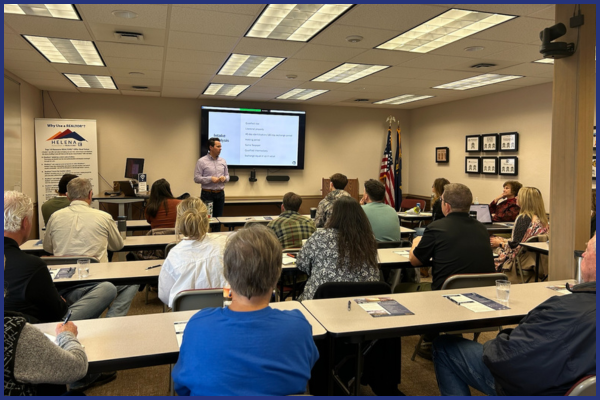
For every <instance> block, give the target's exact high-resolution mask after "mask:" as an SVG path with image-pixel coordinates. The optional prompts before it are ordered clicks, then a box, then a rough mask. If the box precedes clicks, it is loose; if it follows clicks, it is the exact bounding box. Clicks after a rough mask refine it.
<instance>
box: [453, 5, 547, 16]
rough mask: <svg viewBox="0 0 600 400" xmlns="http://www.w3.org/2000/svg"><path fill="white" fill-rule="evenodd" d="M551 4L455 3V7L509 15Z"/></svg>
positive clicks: (537, 9)
mask: <svg viewBox="0 0 600 400" xmlns="http://www.w3.org/2000/svg"><path fill="white" fill-rule="evenodd" d="M549 5H550V4H454V6H453V8H460V9H463V10H473V11H484V12H493V13H499V14H508V15H528V14H531V13H534V12H537V11H540V10H543V9H544V8H546V7H548V6H549Z"/></svg>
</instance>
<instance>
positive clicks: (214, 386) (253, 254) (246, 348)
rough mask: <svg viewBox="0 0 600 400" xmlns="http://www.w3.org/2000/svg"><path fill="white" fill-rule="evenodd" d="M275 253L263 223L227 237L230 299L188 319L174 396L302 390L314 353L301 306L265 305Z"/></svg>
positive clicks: (277, 266) (277, 267) (276, 265)
mask: <svg viewBox="0 0 600 400" xmlns="http://www.w3.org/2000/svg"><path fill="white" fill-rule="evenodd" d="M281 253H282V248H281V244H280V243H279V240H277V237H276V236H275V235H274V234H273V232H272V231H271V230H270V229H268V228H267V227H265V226H262V225H256V224H255V225H252V226H250V227H248V228H244V229H242V230H240V231H238V233H237V234H236V235H234V236H232V237H231V238H230V239H229V241H228V242H227V246H226V247H225V253H224V256H223V264H224V275H225V278H226V279H227V281H228V282H229V284H230V286H231V291H232V302H231V304H230V305H229V308H207V309H204V310H201V311H200V312H198V313H197V314H196V315H194V316H193V317H192V318H191V319H190V320H189V322H188V323H187V326H186V328H185V331H184V336H183V342H182V344H181V351H180V353H179V360H178V361H177V364H175V367H174V368H173V374H172V375H173V382H174V383H175V391H176V392H177V394H178V395H180V396H182V395H191V396H218V395H224V396H240V395H241V396H285V395H290V394H299V393H304V391H305V390H306V384H307V382H308V379H309V378H310V374H311V369H312V367H313V365H314V364H315V362H316V361H317V359H318V358H319V353H318V351H317V347H316V346H315V343H314V341H313V338H312V328H311V326H310V324H309V323H308V321H307V320H306V318H304V316H303V315H302V313H301V312H300V311H298V310H292V311H281V310H274V309H272V308H270V307H269V300H270V299H271V294H272V292H273V288H275V286H276V284H277V280H278V279H279V276H280V274H281Z"/></svg>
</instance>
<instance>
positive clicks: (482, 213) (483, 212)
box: [469, 204, 506, 229]
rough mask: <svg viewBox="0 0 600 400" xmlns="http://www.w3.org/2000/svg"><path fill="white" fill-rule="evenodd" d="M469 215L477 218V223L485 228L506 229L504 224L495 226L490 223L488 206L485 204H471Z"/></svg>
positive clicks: (490, 216)
mask: <svg viewBox="0 0 600 400" xmlns="http://www.w3.org/2000/svg"><path fill="white" fill-rule="evenodd" d="M469 215H470V216H472V217H475V216H476V218H477V221H479V222H481V223H482V224H484V225H485V227H486V228H488V229H489V228H506V225H504V224H495V223H494V222H493V221H492V214H491V213H490V206H489V205H487V204H472V205H471V208H470V210H469Z"/></svg>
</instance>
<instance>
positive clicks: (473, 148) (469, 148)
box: [465, 135, 481, 153]
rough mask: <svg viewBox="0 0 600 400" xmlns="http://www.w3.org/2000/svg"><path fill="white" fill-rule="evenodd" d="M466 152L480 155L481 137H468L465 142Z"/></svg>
mask: <svg viewBox="0 0 600 400" xmlns="http://www.w3.org/2000/svg"><path fill="white" fill-rule="evenodd" d="M465 147H466V148H465V151H466V152H467V153H478V152H480V151H481V136H480V135H471V136H467V138H466V142H465Z"/></svg>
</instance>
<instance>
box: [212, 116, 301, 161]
mask: <svg viewBox="0 0 600 400" xmlns="http://www.w3.org/2000/svg"><path fill="white" fill-rule="evenodd" d="M298 126H299V116H297V115H273V114H259V113H257V114H251V113H249V114H234V113H219V112H210V116H209V123H208V132H209V137H218V138H219V139H220V140H221V144H222V146H223V150H222V151H221V157H223V158H224V159H225V160H227V164H229V165H264V166H296V165H297V164H298Z"/></svg>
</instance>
